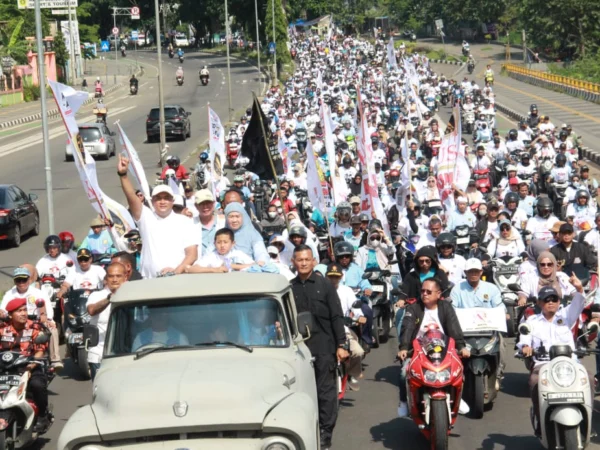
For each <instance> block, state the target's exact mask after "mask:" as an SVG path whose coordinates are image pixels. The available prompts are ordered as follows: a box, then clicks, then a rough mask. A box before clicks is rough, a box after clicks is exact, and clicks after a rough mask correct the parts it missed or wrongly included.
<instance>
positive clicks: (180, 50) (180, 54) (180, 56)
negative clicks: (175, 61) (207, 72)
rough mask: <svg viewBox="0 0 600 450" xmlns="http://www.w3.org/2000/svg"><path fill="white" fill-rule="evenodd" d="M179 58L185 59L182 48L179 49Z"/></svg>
mask: <svg viewBox="0 0 600 450" xmlns="http://www.w3.org/2000/svg"><path fill="white" fill-rule="evenodd" d="M177 57H178V58H183V50H182V49H181V47H177Z"/></svg>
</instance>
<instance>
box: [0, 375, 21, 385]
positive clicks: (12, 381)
mask: <svg viewBox="0 0 600 450" xmlns="http://www.w3.org/2000/svg"><path fill="white" fill-rule="evenodd" d="M0 383H2V384H4V385H7V386H18V385H19V384H20V383H21V377H19V376H17V375H0Z"/></svg>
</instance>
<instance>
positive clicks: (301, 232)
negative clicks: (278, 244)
mask: <svg viewBox="0 0 600 450" xmlns="http://www.w3.org/2000/svg"><path fill="white" fill-rule="evenodd" d="M289 235H290V238H291V237H292V236H300V237H301V238H303V239H306V238H307V237H308V233H307V232H306V228H304V227H303V226H300V225H294V226H293V227H291V228H290V234H289Z"/></svg>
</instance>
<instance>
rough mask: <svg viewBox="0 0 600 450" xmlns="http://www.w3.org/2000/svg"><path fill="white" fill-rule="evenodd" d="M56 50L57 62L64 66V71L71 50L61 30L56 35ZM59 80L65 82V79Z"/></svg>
mask: <svg viewBox="0 0 600 450" xmlns="http://www.w3.org/2000/svg"><path fill="white" fill-rule="evenodd" d="M54 52H55V54H56V64H57V65H58V66H60V67H62V68H63V73H64V69H65V68H66V66H67V61H68V60H69V52H68V51H67V45H66V44H65V39H64V36H63V34H62V33H61V32H58V33H56V35H55V36H54ZM59 81H61V82H63V81H64V80H59Z"/></svg>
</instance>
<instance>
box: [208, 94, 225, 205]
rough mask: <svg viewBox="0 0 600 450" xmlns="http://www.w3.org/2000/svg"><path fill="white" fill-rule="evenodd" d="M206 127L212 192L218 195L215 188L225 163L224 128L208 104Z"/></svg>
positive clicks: (218, 183)
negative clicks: (208, 131)
mask: <svg viewBox="0 0 600 450" xmlns="http://www.w3.org/2000/svg"><path fill="white" fill-rule="evenodd" d="M208 129H209V130H210V139H209V147H210V154H209V156H208V159H209V160H210V162H211V176H212V184H213V194H214V195H215V196H217V197H218V196H219V194H220V192H217V190H218V186H219V185H220V181H221V178H222V177H223V167H224V165H225V130H224V129H223V125H222V124H221V119H219V116H218V115H217V113H216V112H215V111H213V110H212V109H211V108H210V106H209V107H208Z"/></svg>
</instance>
